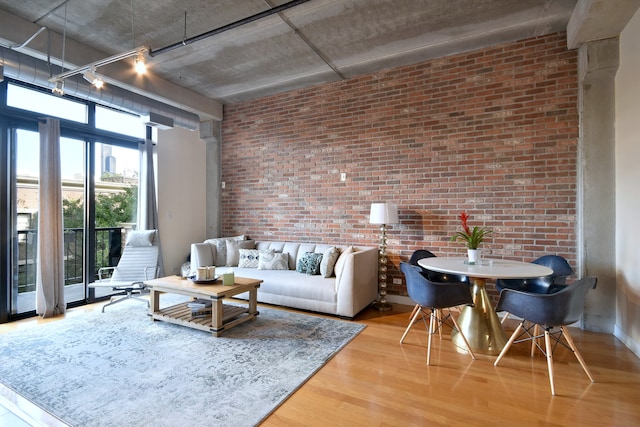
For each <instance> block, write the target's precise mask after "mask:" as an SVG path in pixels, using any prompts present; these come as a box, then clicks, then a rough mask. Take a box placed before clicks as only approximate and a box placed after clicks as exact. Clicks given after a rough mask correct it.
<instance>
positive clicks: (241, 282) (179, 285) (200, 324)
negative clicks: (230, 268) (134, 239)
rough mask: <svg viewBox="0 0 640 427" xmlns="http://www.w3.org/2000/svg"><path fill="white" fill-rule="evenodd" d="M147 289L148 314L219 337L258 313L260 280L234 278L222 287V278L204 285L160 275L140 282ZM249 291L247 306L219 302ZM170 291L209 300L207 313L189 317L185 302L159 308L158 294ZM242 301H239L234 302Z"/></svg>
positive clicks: (157, 318) (154, 318)
mask: <svg viewBox="0 0 640 427" xmlns="http://www.w3.org/2000/svg"><path fill="white" fill-rule="evenodd" d="M144 283H145V284H146V285H147V287H148V288H149V289H150V291H151V294H150V297H151V308H150V309H149V316H151V318H152V319H153V320H162V321H165V322H170V323H175V324H177V325H182V326H187V327H189V328H195V329H199V330H202V331H207V332H211V333H212V334H213V335H214V336H216V337H217V336H219V335H220V334H221V333H222V332H224V331H226V330H227V329H230V328H232V327H234V326H236V325H239V324H241V323H244V322H246V321H248V320H251V319H253V318H254V317H255V316H257V315H258V310H257V299H258V288H259V287H260V283H262V280H257V279H246V278H243V277H236V278H235V280H234V284H233V285H229V286H225V285H223V284H222V279H218V280H217V281H215V282H211V283H207V284H197V283H194V282H192V281H191V280H188V279H182V278H181V277H179V276H168V277H161V278H158V279H152V280H147V281H145V282H144ZM244 292H249V301H248V303H247V305H246V306H245V305H241V306H240V305H230V304H223V301H224V299H225V298H229V297H232V296H234V295H238V294H241V293H244ZM162 293H171V294H180V295H187V296H190V297H193V298H201V299H211V300H212V304H211V316H210V317H209V316H207V317H195V318H194V317H192V316H191V309H190V308H189V307H187V302H183V303H180V304H176V305H172V306H170V307H166V308H163V309H161V308H160V294H162ZM238 302H239V303H242V302H241V301H238Z"/></svg>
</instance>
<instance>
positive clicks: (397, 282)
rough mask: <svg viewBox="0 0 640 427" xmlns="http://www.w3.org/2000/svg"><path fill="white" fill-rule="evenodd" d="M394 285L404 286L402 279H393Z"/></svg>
mask: <svg viewBox="0 0 640 427" xmlns="http://www.w3.org/2000/svg"><path fill="white" fill-rule="evenodd" d="M393 284H394V285H402V279H393Z"/></svg>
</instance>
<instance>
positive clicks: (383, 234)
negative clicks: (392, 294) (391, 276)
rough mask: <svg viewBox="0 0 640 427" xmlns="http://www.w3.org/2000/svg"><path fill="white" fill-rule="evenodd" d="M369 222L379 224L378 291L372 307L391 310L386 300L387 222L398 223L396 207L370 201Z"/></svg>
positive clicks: (390, 204)
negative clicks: (377, 296) (376, 299)
mask: <svg viewBox="0 0 640 427" xmlns="http://www.w3.org/2000/svg"><path fill="white" fill-rule="evenodd" d="M369 223H371V224H379V225H380V250H379V252H378V293H379V295H380V297H379V298H378V301H376V302H375V304H374V307H375V308H376V309H378V310H379V311H388V310H391V304H389V303H388V302H387V224H396V223H398V207H397V206H396V205H394V204H393V203H371V214H370V215H369Z"/></svg>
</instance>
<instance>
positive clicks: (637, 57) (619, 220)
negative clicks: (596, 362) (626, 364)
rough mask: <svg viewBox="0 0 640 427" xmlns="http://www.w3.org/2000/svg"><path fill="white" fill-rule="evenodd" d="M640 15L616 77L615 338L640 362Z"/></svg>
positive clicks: (624, 38)
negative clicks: (631, 351)
mask: <svg viewBox="0 0 640 427" xmlns="http://www.w3.org/2000/svg"><path fill="white" fill-rule="evenodd" d="M639 76H640V10H639V11H638V12H636V14H635V15H634V17H633V18H632V19H631V21H630V22H629V24H627V26H626V27H625V29H624V30H623V31H622V33H621V34H620V67H619V69H618V73H617V75H616V123H615V127H616V269H617V278H616V279H617V290H616V293H617V301H616V327H615V335H616V336H617V337H618V338H619V339H621V340H622V341H623V342H624V343H625V344H626V345H627V346H628V347H629V348H631V349H632V350H633V351H634V352H635V353H636V354H637V355H638V356H640V78H639Z"/></svg>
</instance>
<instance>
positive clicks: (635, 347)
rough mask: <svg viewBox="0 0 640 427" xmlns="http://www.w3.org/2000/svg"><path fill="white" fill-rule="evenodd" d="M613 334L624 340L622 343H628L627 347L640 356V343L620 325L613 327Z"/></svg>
mask: <svg viewBox="0 0 640 427" xmlns="http://www.w3.org/2000/svg"><path fill="white" fill-rule="evenodd" d="M613 336H614V337H616V338H618V339H619V340H620V341H622V343H623V344H624V345H626V346H627V348H628V349H629V350H631V351H632V352H633V354H635V355H636V356H637V357H638V358H640V343H639V342H637V341H635V340H633V338H631V337H630V336H629V335H627V334H626V333H625V332H624V331H623V330H622V329H620V328H619V327H618V325H616V326H615V327H614V328H613Z"/></svg>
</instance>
